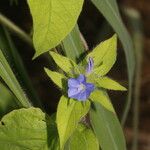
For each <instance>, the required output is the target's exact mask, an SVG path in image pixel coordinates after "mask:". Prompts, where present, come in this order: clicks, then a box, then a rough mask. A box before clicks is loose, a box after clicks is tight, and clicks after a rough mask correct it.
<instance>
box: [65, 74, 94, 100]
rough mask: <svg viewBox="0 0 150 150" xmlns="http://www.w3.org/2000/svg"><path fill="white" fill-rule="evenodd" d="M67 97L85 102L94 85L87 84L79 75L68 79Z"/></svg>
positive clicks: (83, 77) (82, 76) (84, 78)
mask: <svg viewBox="0 0 150 150" xmlns="http://www.w3.org/2000/svg"><path fill="white" fill-rule="evenodd" d="M68 88H69V89H68V97H70V98H74V99H77V100H78V101H85V100H86V99H87V98H88V97H89V96H90V94H91V92H93V91H94V88H95V87H94V84H92V83H87V82H86V77H85V75H83V74H80V75H79V77H78V78H70V79H68Z"/></svg>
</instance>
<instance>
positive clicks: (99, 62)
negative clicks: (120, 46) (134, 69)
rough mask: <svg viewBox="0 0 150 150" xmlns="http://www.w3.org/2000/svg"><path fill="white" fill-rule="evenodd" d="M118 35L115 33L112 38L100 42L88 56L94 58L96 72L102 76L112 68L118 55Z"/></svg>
mask: <svg viewBox="0 0 150 150" xmlns="http://www.w3.org/2000/svg"><path fill="white" fill-rule="evenodd" d="M116 50H117V37H116V35H114V36H113V37H111V38H110V39H108V40H106V41H104V42H102V43H100V44H99V45H98V46H97V47H96V48H95V49H93V51H92V52H91V53H89V55H88V57H91V58H93V60H94V68H95V69H94V73H96V74H99V75H100V76H103V75H105V74H106V73H108V71H109V70H110V69H111V68H112V66H113V65H114V63H115V61H116V56H117V52H116Z"/></svg>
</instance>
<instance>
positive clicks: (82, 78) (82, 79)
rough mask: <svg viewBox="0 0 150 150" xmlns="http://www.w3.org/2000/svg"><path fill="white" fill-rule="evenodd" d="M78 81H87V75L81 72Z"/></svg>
mask: <svg viewBox="0 0 150 150" xmlns="http://www.w3.org/2000/svg"><path fill="white" fill-rule="evenodd" d="M77 81H78V82H80V83H85V82H86V77H85V75H83V74H80V75H79V77H78V78H77Z"/></svg>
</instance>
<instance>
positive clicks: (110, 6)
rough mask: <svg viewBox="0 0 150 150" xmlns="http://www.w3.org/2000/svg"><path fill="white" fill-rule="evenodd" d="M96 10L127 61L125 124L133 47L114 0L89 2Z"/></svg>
mask: <svg viewBox="0 0 150 150" xmlns="http://www.w3.org/2000/svg"><path fill="white" fill-rule="evenodd" d="M91 1H92V2H93V4H94V5H95V6H96V7H97V9H98V10H99V11H100V12H101V13H102V14H103V15H104V17H105V18H106V20H107V21H108V22H109V23H110V25H111V26H112V27H113V29H114V31H115V32H116V33H117V34H118V37H119V39H120V41H121V42H122V45H123V48H124V51H125V55H126V60H127V69H128V78H129V88H128V100H127V102H126V109H125V111H124V114H123V119H122V124H124V123H125V120H126V118H127V115H128V112H129V109H130V106H131V96H132V90H133V89H132V84H133V81H134V80H133V78H134V69H135V55H134V46H133V42H132V39H131V37H130V35H129V33H128V31H127V29H126V27H125V25H124V24H123V21H122V19H121V16H120V14H119V11H118V5H117V1H116V0H91Z"/></svg>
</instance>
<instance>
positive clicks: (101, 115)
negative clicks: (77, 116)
mask: <svg viewBox="0 0 150 150" xmlns="http://www.w3.org/2000/svg"><path fill="white" fill-rule="evenodd" d="M90 119H91V123H92V127H93V129H94V132H95V134H96V136H97V138H98V140H99V143H100V146H101V148H102V150H126V144H125V138H124V135H123V131H122V129H121V125H120V123H119V121H118V118H117V116H116V114H115V113H112V112H110V111H108V110H107V109H105V108H104V107H103V106H102V105H101V104H100V103H98V102H94V103H93V108H92V109H91V111H90Z"/></svg>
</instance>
